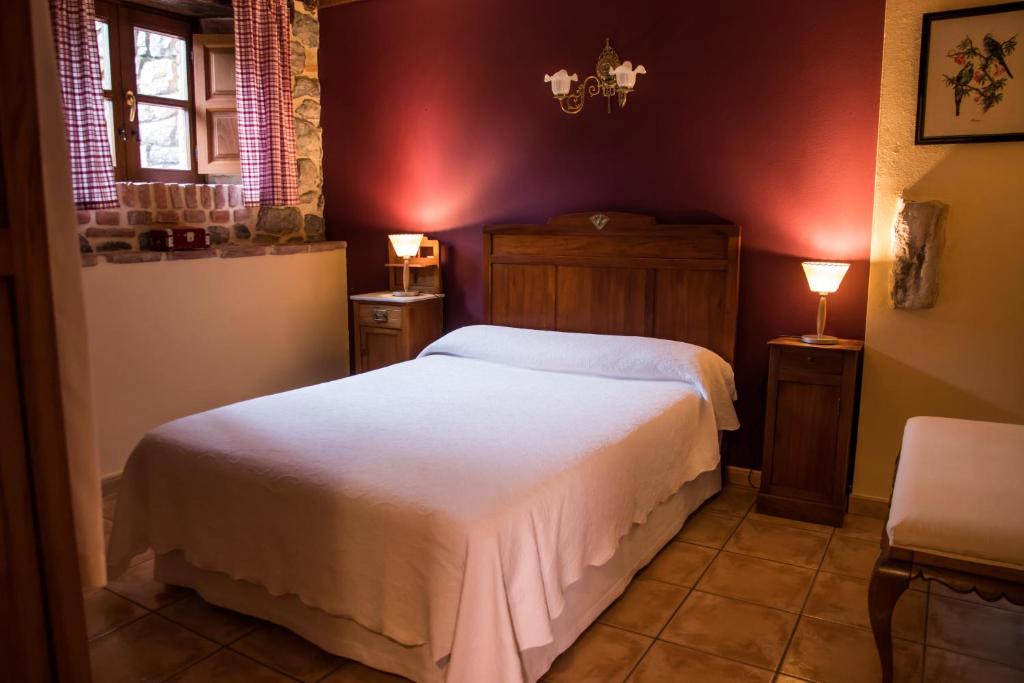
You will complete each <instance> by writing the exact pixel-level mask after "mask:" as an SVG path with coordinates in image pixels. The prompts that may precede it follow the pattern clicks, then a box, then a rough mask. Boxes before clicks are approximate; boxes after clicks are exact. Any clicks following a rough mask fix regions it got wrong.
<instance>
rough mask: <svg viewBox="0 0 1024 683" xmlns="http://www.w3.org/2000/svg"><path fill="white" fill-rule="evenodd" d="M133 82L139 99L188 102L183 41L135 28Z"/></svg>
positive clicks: (186, 69) (175, 37)
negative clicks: (163, 98) (139, 96)
mask: <svg viewBox="0 0 1024 683" xmlns="http://www.w3.org/2000/svg"><path fill="white" fill-rule="evenodd" d="M135 79H136V81H137V84H138V94H139V95H152V96H154V97H170V98H173V99H176V100H187V99H188V62H187V60H186V55H185V41H184V40H182V39H181V38H179V37H177V36H171V35H167V34H166V33H157V32H156V31H148V30H146V29H141V28H136V29H135Z"/></svg>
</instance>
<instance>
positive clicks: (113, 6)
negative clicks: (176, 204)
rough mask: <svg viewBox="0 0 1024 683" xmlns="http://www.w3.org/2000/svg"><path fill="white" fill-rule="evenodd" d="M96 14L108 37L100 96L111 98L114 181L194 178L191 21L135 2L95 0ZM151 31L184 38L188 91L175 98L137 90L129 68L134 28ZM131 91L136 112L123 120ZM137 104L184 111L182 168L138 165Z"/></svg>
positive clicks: (187, 180)
mask: <svg viewBox="0 0 1024 683" xmlns="http://www.w3.org/2000/svg"><path fill="white" fill-rule="evenodd" d="M96 18H97V19H98V20H101V21H105V22H106V23H107V27H108V29H109V30H108V35H109V40H110V45H109V47H110V71H111V74H110V82H111V89H110V90H104V92H103V95H104V97H105V98H106V99H108V100H111V101H112V102H113V103H114V148H115V152H116V160H117V161H116V163H115V165H114V178H115V179H116V180H119V181H135V182H166V183H195V182H198V181H199V177H200V174H199V171H198V167H199V164H198V160H197V158H196V108H195V92H194V89H195V86H194V81H195V74H194V73H193V70H194V66H193V64H192V35H193V33H195V29H196V24H195V21H194V20H193V19H191V18H189V17H185V16H181V15H174V14H171V13H169V12H162V11H159V10H153V9H149V8H142V7H140V6H138V5H132V4H128V3H118V2H105V1H103V0H97V1H96ZM136 28H140V29H143V30H148V31H156V32H159V33H164V34H168V35H173V36H175V37H177V38H181V39H182V40H183V41H185V60H186V64H187V67H186V68H187V71H188V73H187V77H186V78H185V86H186V90H187V94H188V97H187V99H184V100H177V99H174V98H169V97H156V96H153V95H140V94H139V92H138V83H137V79H136V73H135V29H136ZM129 90H130V91H131V92H132V93H134V94H135V101H136V117H135V121H134V122H129V121H128V118H129V117H128V106H127V104H126V95H127V93H128V91H129ZM139 104H155V105H164V106H171V107H176V108H179V109H184V110H185V111H186V113H187V115H188V134H189V139H188V159H189V164H190V168H189V169H188V170H178V169H159V168H143V167H142V150H141V146H140V144H139V119H138V115H137V112H138V105H139Z"/></svg>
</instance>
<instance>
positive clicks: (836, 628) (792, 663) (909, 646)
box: [781, 617, 924, 683]
mask: <svg viewBox="0 0 1024 683" xmlns="http://www.w3.org/2000/svg"><path fill="white" fill-rule="evenodd" d="M923 650H924V647H923V646H921V645H918V644H916V643H908V642H906V641H904V640H895V641H893V656H894V659H895V662H896V681H897V682H904V681H906V682H908V683H909V682H910V681H915V682H916V681H920V680H921V659H922V655H923ZM781 671H782V673H785V674H789V675H791V676H797V677H799V678H806V679H809V680H812V681H827V682H828V683H865V682H866V681H878V680H880V679H881V677H882V666H881V664H880V663H879V660H878V651H877V650H876V649H875V640H874V638H873V637H872V635H871V632H870V631H865V630H863V629H859V628H854V627H852V626H844V625H842V624H835V623H832V622H830V621H821V620H820V619H814V618H811V617H802V618H801V619H800V623H799V624H798V625H797V627H796V633H795V634H794V635H793V642H792V643H791V644H790V646H789V650H788V651H787V652H786V658H785V659H784V660H783V661H782V667H781Z"/></svg>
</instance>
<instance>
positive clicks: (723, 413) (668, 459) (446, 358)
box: [109, 326, 738, 683]
mask: <svg viewBox="0 0 1024 683" xmlns="http://www.w3.org/2000/svg"><path fill="white" fill-rule="evenodd" d="M734 398H735V390H734V387H733V380H732V370H731V368H730V367H729V365H728V364H727V363H726V362H725V361H723V360H722V359H721V358H719V357H718V356H717V355H715V354H714V353H712V352H710V351H708V350H707V349H704V348H702V347H698V346H693V345H689V344H684V343H681V342H672V341H665V340H660V339H648V338H640V337H621V336H614V337H613V336H604V335H583V334H568V333H559V332H538V331H531V330H520V329H513V328H502V327H492V326H476V327H470V328H463V329H461V330H457V331H456V332H453V333H451V334H449V335H447V336H446V337H444V338H442V339H441V340H439V341H438V342H435V343H434V344H433V345H431V346H430V347H428V348H427V349H426V350H424V352H423V353H422V354H421V356H420V358H418V359H417V360H415V361H411V362H408V363H402V364H399V365H395V366H391V367H389V368H385V369H383V370H379V371H376V372H373V373H368V374H365V375H359V376H355V377H351V378H347V379H344V380H339V381H336V382H330V383H326V384H321V385H317V386H313V387H307V388H304V389H299V390H296V391H291V392H287V393H283V394H278V395H275V396H267V397H263V398H258V399H254V400H252V401H247V402H243V403H239V404H235V405H231V406H226V407H223V408H219V409H216V410H212V411H209V412H206V413H202V414H199V415H193V416H191V417H187V418H183V419H181V420H177V421H175V422H171V423H169V424H167V425H164V426H162V427H159V428H157V429H155V430H153V431H152V432H151V433H150V434H148V435H147V436H146V437H145V438H144V439H143V440H142V442H141V443H140V444H139V446H138V447H137V448H136V450H135V452H134V453H133V454H132V456H131V458H130V460H129V463H128V466H127V467H126V470H125V473H124V477H123V480H122V483H121V492H120V494H119V504H118V510H117V517H116V519H115V523H114V529H113V532H112V538H111V546H110V553H109V562H110V564H111V570H112V574H113V575H116V574H117V573H118V572H119V571H121V570H123V568H124V567H125V566H126V564H127V562H128V561H129V559H130V558H131V557H132V556H134V555H135V554H137V553H139V552H142V551H144V550H145V549H147V548H149V547H152V548H153V549H154V550H155V551H156V553H157V563H156V564H157V567H156V570H157V576H158V578H160V579H162V580H165V581H167V582H170V583H176V584H182V585H187V586H191V587H193V588H195V589H196V590H198V591H199V593H200V594H201V595H202V596H203V597H204V598H205V599H207V600H209V601H210V602H213V603H216V604H220V605H223V606H225V607H228V608H230V609H234V610H238V611H241V612H246V613H249V614H252V615H254V616H258V617H261V618H264V619H268V620H270V621H274V622H276V623H280V624H282V625H284V626H286V627H288V628H290V629H292V630H294V631H295V632H297V633H299V634H300V635H302V636H304V637H306V638H308V639H309V640H311V641H313V642H315V643H317V644H318V645H320V646H321V647H323V648H325V649H327V650H330V651H332V652H335V653H337V654H339V655H343V656H347V657H351V658H354V659H358V660H360V661H362V662H364V663H366V664H368V665H370V666H373V667H376V668H380V669H384V670H387V671H392V672H394V673H398V674H401V675H403V676H406V677H409V678H412V679H414V680H418V681H449V682H454V683H463V682H474V683H475V682H478V681H494V682H503V681H510V682H515V683H518V682H520V681H531V682H532V681H535V680H537V679H538V678H539V677H540V676H541V675H543V673H544V672H545V671H546V670H547V668H548V667H549V666H550V664H551V662H552V661H553V659H554V658H555V657H556V656H557V655H558V654H559V653H560V652H561V651H562V650H564V649H565V648H566V647H568V646H569V645H571V644H572V642H573V641H574V640H575V638H576V637H577V636H578V635H579V634H580V633H581V632H582V631H583V630H584V629H585V628H586V627H587V626H588V625H589V624H590V622H591V621H592V620H593V619H595V618H596V617H597V616H598V615H599V614H600V612H601V610H603V609H604V608H605V607H607V605H609V604H610V603H611V602H612V601H613V600H614V599H615V598H616V597H617V596H618V595H619V594H620V593H621V592H622V590H623V589H624V588H625V586H626V585H627V584H628V582H629V580H630V579H631V578H632V576H633V574H634V573H635V572H636V571H637V570H638V569H639V568H640V567H642V566H643V565H644V564H645V563H646V562H648V561H649V560H650V559H651V558H652V557H653V556H654V554H655V553H656V552H657V551H658V550H659V549H660V547H661V546H662V545H663V544H664V543H666V542H667V541H668V540H669V539H671V538H672V536H673V535H674V534H675V533H676V532H677V531H678V529H679V527H680V526H681V525H682V523H683V521H684V520H685V518H686V516H687V515H688V514H689V513H690V512H691V511H692V510H693V509H695V508H696V507H697V506H698V505H699V504H700V503H701V502H703V501H704V500H705V499H706V498H708V497H710V496H711V495H714V493H716V492H717V491H718V490H719V488H720V475H719V452H718V444H719V439H718V434H719V431H720V430H728V429H735V428H736V427H737V426H738V423H737V421H736V416H735V412H734V411H733V409H732V400H733V399H734Z"/></svg>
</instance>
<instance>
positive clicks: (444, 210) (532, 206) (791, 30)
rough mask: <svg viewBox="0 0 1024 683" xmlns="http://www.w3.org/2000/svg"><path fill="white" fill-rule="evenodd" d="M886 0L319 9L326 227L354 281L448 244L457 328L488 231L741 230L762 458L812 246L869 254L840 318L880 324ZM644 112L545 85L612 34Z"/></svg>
mask: <svg viewBox="0 0 1024 683" xmlns="http://www.w3.org/2000/svg"><path fill="white" fill-rule="evenodd" d="M883 10H884V0H828V1H827V2H814V1H813V0H775V1H772V2H765V1H764V0H718V1H717V2H702V3H693V2H678V1H676V2H673V1H671V0H664V1H658V2H656V1H654V0H649V1H647V2H624V1H623V0H618V1H616V2H605V1H603V0H600V1H599V0H560V1H559V2H515V1H512V0H501V1H499V0H486V1H482V0H443V1H442V0H434V1H430V0H367V1H365V2H358V3H353V4H349V5H342V6H339V7H336V8H331V9H325V10H323V11H322V14H321V21H322V24H321V36H320V57H319V58H320V78H321V82H322V88H323V126H324V150H325V151H324V176H325V194H326V211H327V215H326V218H327V226H328V228H327V230H328V237H329V238H330V239H344V240H348V243H349V252H348V253H349V283H350V285H349V286H350V288H351V290H352V291H353V292H357V291H371V290H377V289H383V288H384V287H385V277H386V276H385V274H384V268H383V267H382V264H383V262H384V258H385V256H384V255H385V241H386V237H385V236H386V234H387V233H389V232H396V231H425V232H426V233H428V234H429V235H430V236H431V237H436V238H438V239H440V240H441V241H442V243H443V245H444V247H445V249H446V260H445V265H444V284H445V290H446V292H447V294H448V298H447V302H446V315H447V325H448V327H457V326H460V325H465V324H468V323H472V322H477V321H479V320H480V319H481V316H482V309H483V302H482V296H481V292H482V290H481V256H480V248H481V237H480V230H481V227H482V226H483V225H485V224H487V223H491V222H542V221H544V220H545V219H546V218H548V217H549V216H551V215H555V214H560V213H566V212H570V211H587V210H594V209H601V210H619V211H635V212H640V213H648V214H653V215H654V216H656V217H658V219H659V220H662V221H685V220H692V219H694V218H698V219H699V218H702V217H703V218H709V217H710V218H713V217H714V216H720V217H722V218H724V219H726V220H728V221H730V222H735V223H738V224H740V225H741V226H742V227H743V250H742V256H741V274H740V312H739V340H738V348H737V360H736V372H737V378H738V385H739V392H740V403H739V410H740V419H741V420H742V421H743V423H744V427H743V429H742V430H741V434H740V435H739V436H738V438H736V439H735V440H734V442H733V445H732V448H731V451H730V460H731V462H733V463H734V464H741V465H757V464H758V463H759V462H760V451H761V444H760V440H761V431H762V423H763V416H762V413H763V405H764V386H765V377H766V374H767V368H766V364H767V352H766V348H765V342H766V341H767V340H768V339H770V338H771V337H773V336H775V335H779V334H793V333H801V332H806V331H812V329H813V325H814V316H815V309H816V304H817V301H816V298H815V296H814V295H812V294H811V293H810V292H809V291H808V290H807V284H806V281H805V280H804V277H803V274H802V271H801V269H800V266H799V262H800V261H801V260H802V259H807V258H812V259H839V260H845V261H852V262H853V264H854V265H853V267H851V269H850V272H849V274H848V275H847V278H846V280H845V282H844V283H843V286H842V288H841V289H840V291H839V293H838V294H836V295H835V296H834V297H832V299H831V301H830V303H831V308H830V318H829V332H832V333H834V334H839V335H844V336H849V337H861V336H862V335H863V332H864V317H865V297H866V291H867V260H868V249H869V244H870V233H871V202H872V191H873V182H874V159H875V137H876V126H877V114H878V97H879V76H880V70H881V50H882V24H883ZM605 36H608V37H610V38H611V39H612V45H613V47H615V48H616V49H617V50H618V52H619V55H620V57H621V58H622V59H630V60H632V61H633V62H634V63H637V62H639V63H643V64H644V65H645V66H646V67H647V70H648V72H649V73H648V75H646V76H640V77H639V80H638V85H637V90H636V92H635V93H634V95H633V96H631V97H630V100H629V104H628V106H627V107H626V108H625V109H623V110H619V109H618V108H617V107H615V108H614V110H613V112H612V113H611V114H607V113H605V107H604V99H603V98H598V99H591V100H590V101H588V102H587V104H586V106H585V108H584V110H583V112H581V113H580V114H579V115H576V116H567V115H566V114H563V113H562V112H561V111H560V110H559V108H558V105H557V103H556V102H555V101H554V100H553V99H552V98H551V96H550V89H549V88H548V86H547V85H546V84H545V83H544V82H543V75H544V74H545V73H552V72H554V71H555V70H557V69H559V68H562V67H565V68H568V69H569V71H570V73H571V72H573V71H577V72H579V74H580V77H581V78H582V77H584V76H586V75H587V74H589V73H592V71H593V68H594V63H595V61H596V59H597V55H598V53H599V52H600V50H601V48H602V47H603V45H604V38H605Z"/></svg>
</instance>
